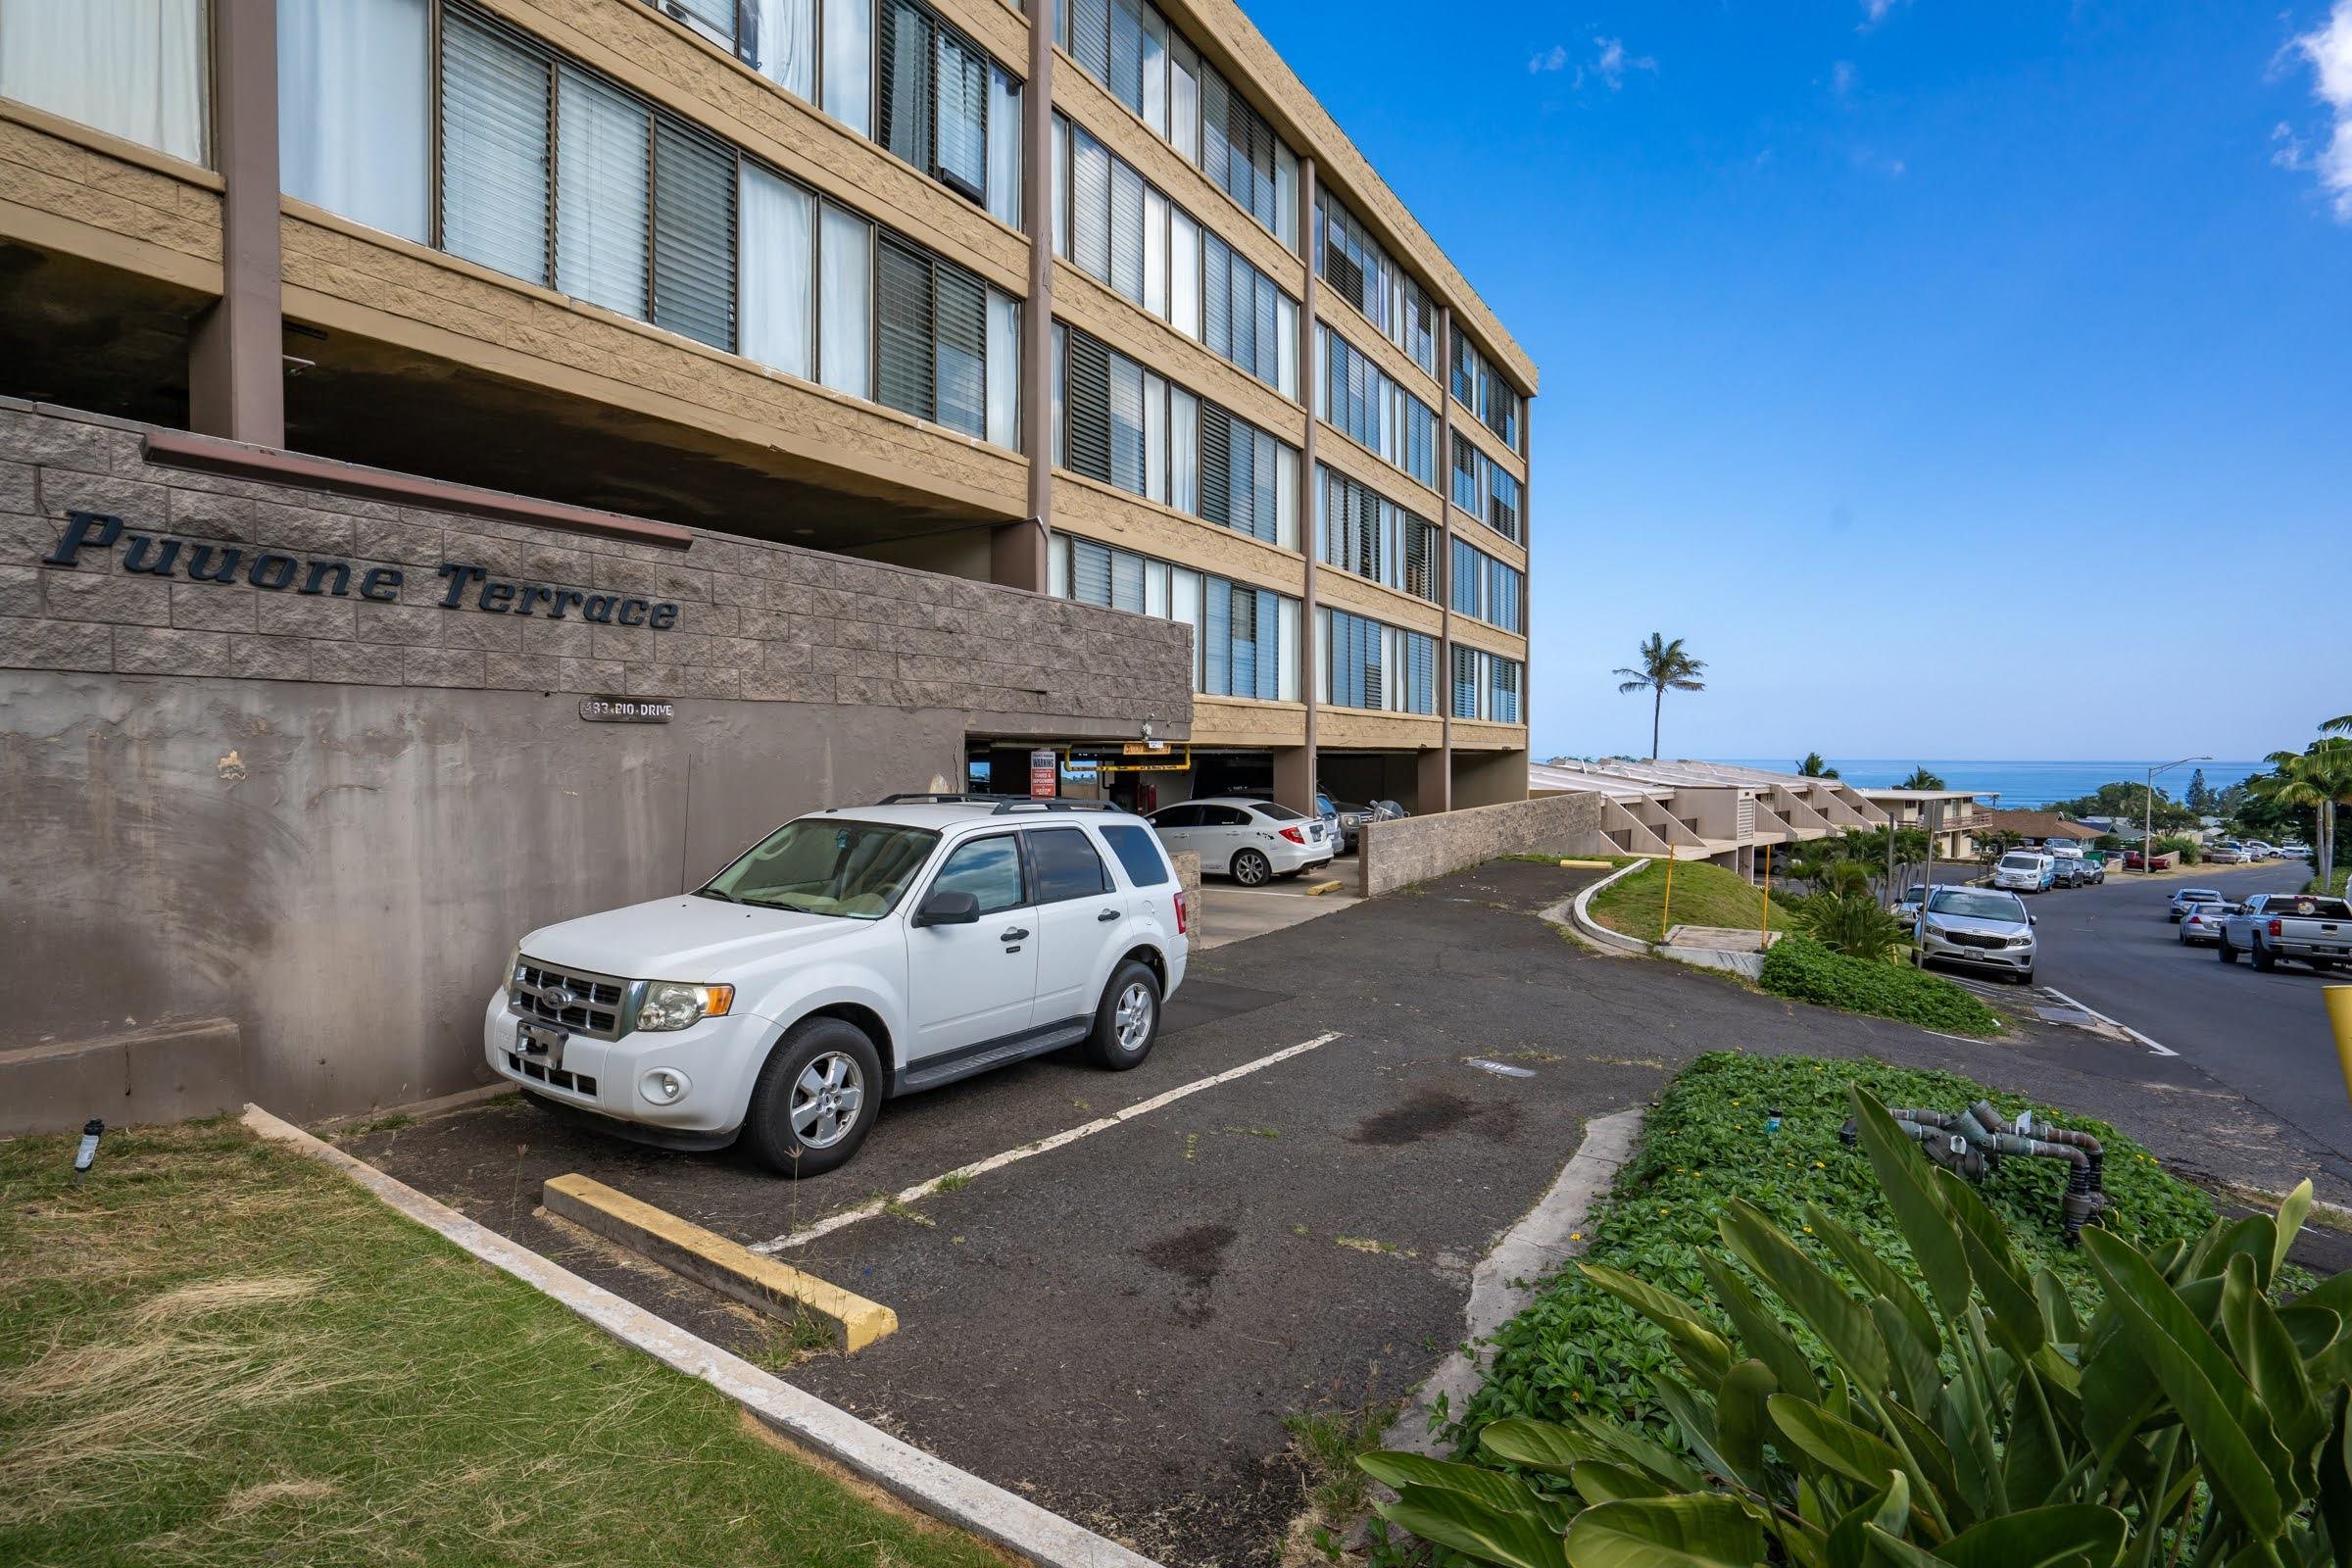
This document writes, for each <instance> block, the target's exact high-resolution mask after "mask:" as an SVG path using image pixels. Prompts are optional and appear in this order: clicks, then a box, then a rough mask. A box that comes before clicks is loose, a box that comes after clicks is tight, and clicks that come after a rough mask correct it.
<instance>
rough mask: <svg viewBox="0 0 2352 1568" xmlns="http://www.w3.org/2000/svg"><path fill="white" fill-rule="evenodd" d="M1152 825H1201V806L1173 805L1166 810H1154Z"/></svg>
mask: <svg viewBox="0 0 2352 1568" xmlns="http://www.w3.org/2000/svg"><path fill="white" fill-rule="evenodd" d="M1200 825H1201V808H1199V807H1198V806H1171V807H1169V808H1168V809H1166V810H1164V811H1154V812H1153V813H1152V826H1153V827H1199V826H1200Z"/></svg>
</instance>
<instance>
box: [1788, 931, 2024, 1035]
mask: <svg viewBox="0 0 2352 1568" xmlns="http://www.w3.org/2000/svg"><path fill="white" fill-rule="evenodd" d="M1764 989H1765V990H1767V991H1769V992H1771V993H1772V994H1773V995H1774V996H1776V997H1787V998H1789V1000H1790V1001H1793V1002H1814V1003H1819V1004H1820V1005H1823V1006H1825V1007H1839V1008H1842V1009H1844V1010H1845V1011H1847V1012H1867V1013H1871V1014H1873V1015H1875V1016H1877V1017H1881V1018H1895V1019H1899V1020H1900V1021H1902V1022H1904V1023H1915V1024H1918V1025H1919V1026H1920V1027H1922V1028H1924V1029H1945V1030H1949V1031H1951V1032H1952V1033H1953V1034H1962V1035H1997V1034H1999V1033H2000V1032H2001V1020H2000V1015H1999V1014H1997V1013H1995V1012H1994V1011H1993V1010H1992V1009H1991V1008H1990V1007H1987V1006H1986V1005H1985V1004H1983V1003H1982V1002H1979V1001H1978V1000H1977V999H1976V998H1974V997H1972V996H1970V995H1969V994H1968V993H1967V992H1965V991H1963V990H1961V989H1960V988H1959V987H1958V986H1956V985H1954V984H1952V983H1951V982H1950V981H1949V980H1946V979H1945V978H1944V977H1943V976H1941V975H1939V974H1930V973H1929V972H1928V971H1927V970H1925V969H1915V968H1913V967H1912V966H1911V965H1909V964H1907V963H1872V962H1870V961H1868V960H1867V959H1863V958H1849V957H1847V956H1844V955H1843V954H1840V953H1833V952H1831V951H1830V950H1829V949H1828V948H1825V947H1823V946H1822V945H1821V944H1820V943H1818V942H1815V941H1812V940H1810V939H1809V938H1805V937H1784V938H1783V939H1782V940H1780V941H1779V942H1776V943H1774V944H1773V945H1772V951H1771V952H1770V953H1767V954H1766V955H1765V956H1764Z"/></svg>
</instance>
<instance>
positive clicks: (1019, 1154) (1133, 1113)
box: [751, 1033, 1340, 1256]
mask: <svg viewBox="0 0 2352 1568" xmlns="http://www.w3.org/2000/svg"><path fill="white" fill-rule="evenodd" d="M1339 1038H1340V1037H1339V1035H1338V1034H1336V1033H1333V1034H1327V1035H1317V1036H1315V1038H1314V1039H1312V1040H1306V1041H1301V1042H1300V1043H1299V1044H1298V1045H1295V1046H1286V1047H1284V1048H1283V1049H1282V1050H1280V1051H1277V1052H1274V1053H1272V1054H1269V1055H1264V1056H1260V1057H1258V1058H1257V1059H1256V1060H1254V1061H1245V1062H1243V1063H1242V1064H1241V1065H1240V1066H1238V1067H1228V1068H1226V1069H1225V1070H1224V1071H1223V1072H1219V1073H1211V1074H1210V1075H1209V1076H1207V1077H1206V1078H1196V1079H1194V1080H1193V1081H1192V1082H1191V1083H1189V1084H1179V1085H1178V1086H1177V1087H1175V1088H1174V1089H1170V1090H1167V1091H1165V1092H1164V1093H1161V1094H1156V1095H1153V1096H1152V1098H1151V1099H1149V1100H1139V1101H1137V1102H1136V1103H1134V1104H1132V1105H1129V1106H1128V1107H1127V1108H1125V1109H1124V1110H1116V1111H1113V1112H1111V1113H1110V1114H1109V1115H1107V1116H1098V1117H1096V1118H1095V1119H1094V1120H1093V1121H1090V1122H1084V1123H1081V1124H1080V1125H1078V1126H1076V1127H1072V1128H1069V1129H1067V1130H1065V1131H1062V1132H1058V1133H1055V1134H1054V1136H1053V1137H1051V1138H1041V1139H1039V1140H1038V1141H1037V1142H1036V1143H1034V1144H1023V1145H1022V1146H1021V1147H1020V1148H1018V1149H1008V1150H1006V1151H1005V1152H1003V1153H1001V1154H991V1155H989V1156H988V1157H987V1158H986V1159H980V1160H974V1161H973V1162H972V1163H971V1164H969V1165H958V1166H956V1168H955V1169H954V1170H952V1171H949V1172H947V1173H946V1174H945V1175H942V1176H934V1177H932V1178H931V1179H930V1180H929V1181H927V1182H917V1183H915V1184H914V1185H913V1186H912V1187H908V1188H905V1189H903V1190H901V1191H900V1192H897V1193H894V1194H893V1195H891V1196H890V1197H888V1198H877V1199H875V1200H874V1201H871V1202H869V1203H860V1204H858V1206H857V1207H856V1208H845V1209H843V1210H842V1211H841V1212H840V1213H838V1214H828V1215H826V1216H825V1217H824V1218H823V1219H820V1220H818V1221H817V1222H816V1223H815V1224H813V1225H810V1226H809V1227H808V1228H807V1229H806V1230H797V1231H787V1232H785V1233H784V1234H783V1235H781V1236H778V1237H774V1238H772V1239H770V1240H768V1241H764V1242H758V1243H755V1244H754V1245H753V1246H752V1248H751V1250H753V1251H755V1252H759V1253H761V1254H762V1255H771V1256H772V1255H773V1254H775V1253H777V1252H781V1251H784V1250H788V1249H791V1248H795V1247H806V1246H808V1245H809V1243H810V1242H813V1241H815V1240H816V1239H817V1238H818V1237H820V1236H830V1235H831V1234H832V1233H833V1232H835V1231H837V1230H840V1229H841V1228H842V1227H843V1226H845V1225H855V1224H856V1223H857V1222H858V1221H859V1220H861V1219H871V1218H873V1217H874V1216H875V1215H876V1214H881V1213H887V1212H888V1211H889V1210H890V1209H891V1208H892V1206H894V1205H896V1204H901V1203H911V1202H914V1201H917V1200H920V1199H924V1198H928V1197H930V1196H931V1195H932V1194H933V1193H935V1192H938V1191H939V1190H940V1186H941V1184H943V1183H948V1184H953V1185H954V1186H956V1187H961V1186H962V1185H963V1184H964V1183H965V1182H967V1181H970V1180H971V1179H972V1178H973V1177H975V1176H984V1175H986V1174H988V1172H990V1171H992V1170H1003V1169H1004V1168H1005V1166H1007V1165H1011V1164H1014V1163H1017V1162H1018V1161H1020V1160H1024V1159H1029V1158H1031V1157H1033V1156H1035V1155H1038V1154H1044V1153H1049V1152H1052V1151H1054V1150H1056V1149H1060V1148H1062V1147H1063V1146H1064V1145H1067V1144H1074V1143H1076V1142H1077V1141H1078V1140H1079V1139H1081V1138H1092V1137H1093V1136H1094V1135H1095V1134H1097V1133H1100V1132H1107V1131H1108V1130H1109V1129H1111V1128H1113V1127H1116V1126H1118V1125H1119V1124H1120V1123H1122V1122H1129V1121H1133V1120H1134V1119H1135V1118H1136V1117H1138V1116H1147V1115H1150V1114H1151V1113H1152V1111H1155V1110H1157V1109H1159V1108H1160V1107H1161V1106H1163V1105H1172V1104H1174V1103H1176V1102H1177V1101H1179V1100H1182V1099H1184V1098H1185V1097H1186V1096H1188V1095H1197V1094H1199V1093H1200V1092H1201V1090H1203V1089H1214V1088H1216V1087H1217V1086H1218V1085H1219V1084H1229V1083H1231V1082H1233V1081H1234V1080H1235V1079H1236V1078H1247V1077H1249V1076H1250V1074H1251V1073H1253V1072H1257V1071H1260V1070H1261V1069H1263V1068H1267V1067H1271V1066H1273V1065H1274V1064H1275V1063H1276V1062H1281V1061H1288V1060H1290V1059H1291V1058H1292V1057H1293V1056H1302V1055H1304V1054H1307V1053H1308V1052H1310V1051H1313V1050H1315V1049H1316V1048H1317V1047H1320V1046H1328V1045H1330V1044H1331V1043H1332V1042H1333V1041H1334V1040H1337V1039H1339Z"/></svg>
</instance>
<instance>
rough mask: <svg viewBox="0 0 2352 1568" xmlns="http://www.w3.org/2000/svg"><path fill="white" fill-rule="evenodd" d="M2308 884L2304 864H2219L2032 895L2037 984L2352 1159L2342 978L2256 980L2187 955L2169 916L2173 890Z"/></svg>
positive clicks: (2285, 969) (2269, 889)
mask: <svg viewBox="0 0 2352 1568" xmlns="http://www.w3.org/2000/svg"><path fill="white" fill-rule="evenodd" d="M2310 877H2311V867H2310V865H2309V864H2307V863H2306V862H2304V861H2301V860H2272V861H2268V862H2265V863H2264V864H2261V865H2249V866H2217V867H2215V868H2213V869H2212V870H2210V871H2200V872H2199V874H2197V875H2195V876H2191V877H2184V878H2175V877H2158V878H2156V879H2155V880H2153V881H2146V882H2143V881H2141V880H2139V879H2138V878H2137V877H2136V876H2135V875H2133V874H2132V873H2131V872H2129V871H2118V872H2116V873H2115V874H2114V875H2112V876H2111V877H2110V878H2109V879H2108V881H2107V882H2106V883H2105V884H2104V885H2102V886H2099V887H2090V888H2074V889H2067V890H2053V891H2051V892H2048V893H2044V894H2041V895H2039V896H2038V897H2034V898H2029V899H2028V900H2027V901H2026V904H2027V907H2029V908H2031V909H2032V910H2033V911H2034V913H2035V914H2037V915H2039V916H2040V917H2041V924H2040V926H2039V928H2038V932H2037V934H2038V935H2039V936H2040V938H2041V956H2040V959H2039V961H2038V963H2037V964H2036V972H2035V975H2034V979H2035V980H2036V981H2037V982H2039V983H2040V984H2042V985H2045V986H2052V987H2055V988H2056V989H2057V990H2060V991H2063V992H2065V993H2066V994H2067V995H2068V996H2070V997H2073V998H2074V999H2075V1000H2076V1001H2077V1002H2081V1003H2083V1004H2085V1005H2089V1006H2092V1007H2096V1008H2097V1009H2098V1010H2099V1011H2101V1012H2103V1013H2106V1014H2107V1015H2108V1016H2109V1017H2111V1018H2115V1019H2118V1020H2120V1021H2122V1022H2124V1023H2127V1024H2129V1025H2131V1027H2132V1028H2134V1029H2137V1030H2138V1031H2139V1032H2140V1033H2142V1034H2144V1035H2146V1036H2148V1037H2149V1038H2150V1039H2151V1040H2155V1041H2158V1042H2160V1043H2162V1044H2164V1045H2166V1046H2169V1047H2171V1048H2172V1049H2173V1050H2175V1051H2177V1052H2179V1053H2180V1054H2181V1055H2182V1056H2184V1057H2186V1058H2187V1059H2188V1060H2190V1061H2192V1062H2194V1063H2196V1064H2197V1065H2198V1066H2199V1067H2201V1068H2203V1069H2204V1070H2205V1071H2206V1072H2207V1073H2209V1074H2211V1075H2212V1076H2213V1077H2214V1078H2217V1079H2219V1080H2220V1081H2221V1082H2223V1083H2225V1084H2227V1085H2229V1087H2230V1088H2232V1089H2235V1090H2236V1091H2238V1092H2239V1093H2240V1094H2242V1095H2244V1096H2246V1097H2247V1098H2248V1099H2250V1100H2253V1101H2256V1102H2258V1103H2261V1104H2262V1105H2263V1106H2264V1107H2265V1108H2266V1109H2268V1110H2269V1111H2270V1112H2271V1113H2272V1114H2273V1115H2274V1116H2276V1117H2278V1119H2279V1120H2280V1121H2282V1122H2288V1123H2291V1124H2292V1125H2294V1126H2295V1127H2298V1128H2300V1129H2301V1130H2302V1131H2303V1132H2305V1133H2306V1134H2308V1135H2309V1136H2310V1137H2311V1139H2312V1140H2313V1141H2314V1142H2315V1143H2319V1144H2323V1145H2325V1146H2327V1148H2329V1149H2331V1150H2333V1151H2335V1152H2337V1153H2339V1154H2347V1155H2352V1101H2347V1099H2346V1096H2345V1091H2344V1083H2343V1077H2342V1074H2341V1072H2340V1071H2339V1070H2338V1068H2337V1066H2336V1059H2335V1046H2334V1042H2333V1037H2332V1036H2331V1035H2330V1034H2329V1032H2328V1028H2327V1009H2326V1006H2325V1005H2324V1004H2323V1003H2322V1001H2321V999H2320V988H2321V987H2322V986H2323V985H2325V984H2327V983H2328V982H2329V981H2339V982H2340V981H2343V980H2345V979H2347V978H2352V977H2348V976H2346V975H2344V974H2342V973H2340V972H2339V973H2336V974H2330V975H2318V974H2314V973H2313V972H2312V971H2311V970H2309V969H2308V968H2306V967H2304V966H2303V965H2300V964H2288V965H2284V966H2281V967H2280V968H2278V969H2277V970H2275V971H2273V972H2272V973H2270V974H2257V973H2255V972H2254V969H2253V966H2252V965H2250V964H2248V963H2247V962H2246V961H2245V959H2244V958H2242V957H2241V958H2239V960H2238V961H2237V962H2236V963H2234V964H2225V963H2222V962H2220V961H2219V960H2218V959H2217V958H2216V957H2215V956H2214V950H2213V949H2212V948H2209V947H2182V946H2181V945H2180V929H2179V928H2178V927H2176V926H2175V925H2173V924H2172V922H2171V921H2169V920H2167V919H2166V918H2165V901H2166V900H2168V899H2170V898H2171V897H2172V896H2173V893H2174V891H2175V890H2176V889H2179V888H2184V887H2203V888H2215V889H2218V890H2219V891H2221V892H2222V893H2223V894H2225V895H2227V896H2229V897H2230V898H2233V899H2242V898H2248V897H2251V896H2252V895H2254V894H2256V893H2280V892H2292V891H2294V890H2295V889H2297V888H2300V887H2301V886H2302V885H2303V884H2304V883H2305V882H2306V881H2308V880H2309V879H2310Z"/></svg>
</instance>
